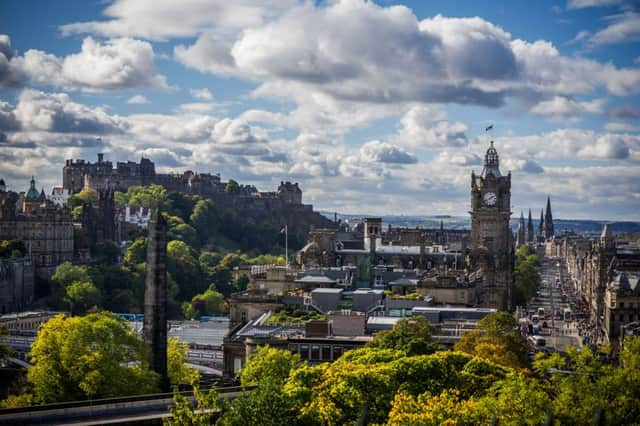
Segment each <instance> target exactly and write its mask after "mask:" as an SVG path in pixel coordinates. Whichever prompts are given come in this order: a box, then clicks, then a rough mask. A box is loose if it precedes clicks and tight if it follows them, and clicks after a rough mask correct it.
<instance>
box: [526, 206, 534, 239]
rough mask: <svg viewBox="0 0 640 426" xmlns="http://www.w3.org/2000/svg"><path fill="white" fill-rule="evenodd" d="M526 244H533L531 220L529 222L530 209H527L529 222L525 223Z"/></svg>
mask: <svg viewBox="0 0 640 426" xmlns="http://www.w3.org/2000/svg"><path fill="white" fill-rule="evenodd" d="M527 242H528V243H532V242H533V220H531V209H529V220H528V221H527Z"/></svg>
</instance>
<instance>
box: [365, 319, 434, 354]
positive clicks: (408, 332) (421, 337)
mask: <svg viewBox="0 0 640 426" xmlns="http://www.w3.org/2000/svg"><path fill="white" fill-rule="evenodd" d="M431 330H432V329H431V324H429V321H427V319H426V318H424V317H422V316H415V317H413V318H410V319H401V320H400V321H398V322H397V323H396V325H394V326H393V329H391V330H387V331H381V332H378V333H377V334H376V335H375V336H374V338H373V340H372V341H371V342H369V343H368V344H367V346H368V347H371V348H379V349H397V350H401V351H403V352H404V353H406V354H407V355H426V354H430V353H433V352H435V351H436V350H438V349H439V346H438V345H437V344H436V343H434V342H433V339H432V338H431Z"/></svg>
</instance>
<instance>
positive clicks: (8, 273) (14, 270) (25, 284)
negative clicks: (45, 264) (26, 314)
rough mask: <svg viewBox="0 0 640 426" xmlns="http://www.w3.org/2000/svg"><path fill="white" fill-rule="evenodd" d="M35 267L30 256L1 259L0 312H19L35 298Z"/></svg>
mask: <svg viewBox="0 0 640 426" xmlns="http://www.w3.org/2000/svg"><path fill="white" fill-rule="evenodd" d="M34 277H35V276H34V268H33V262H32V261H31V258H30V257H21V258H11V259H0V313H1V314H6V313H8V312H19V311H22V310H24V309H26V308H27V307H29V305H31V304H32V303H33V300H34Z"/></svg>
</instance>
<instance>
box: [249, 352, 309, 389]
mask: <svg viewBox="0 0 640 426" xmlns="http://www.w3.org/2000/svg"><path fill="white" fill-rule="evenodd" d="M300 365H301V361H300V355H298V354H294V353H292V352H289V351H287V350H281V349H276V348H272V347H270V346H269V345H266V346H259V347H258V348H256V351H255V352H254V353H252V354H251V356H249V359H248V360H247V365H246V366H245V367H244V368H243V369H242V370H240V383H242V386H251V385H262V384H264V383H267V382H269V383H275V384H278V385H280V386H282V385H283V384H284V382H285V381H286V380H287V377H289V373H290V372H291V370H293V369H294V368H296V367H298V366H300Z"/></svg>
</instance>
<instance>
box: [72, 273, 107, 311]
mask: <svg viewBox="0 0 640 426" xmlns="http://www.w3.org/2000/svg"><path fill="white" fill-rule="evenodd" d="M64 300H65V301H66V302H68V303H70V304H71V313H72V314H74V313H78V312H79V311H78V309H81V312H83V313H84V312H86V311H87V309H88V308H90V307H92V306H95V305H98V304H100V302H101V300H102V295H101V294H100V290H98V289H97V288H96V286H95V285H94V284H93V283H92V282H91V281H74V282H72V283H71V284H69V285H68V286H66V288H65V291H64Z"/></svg>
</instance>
